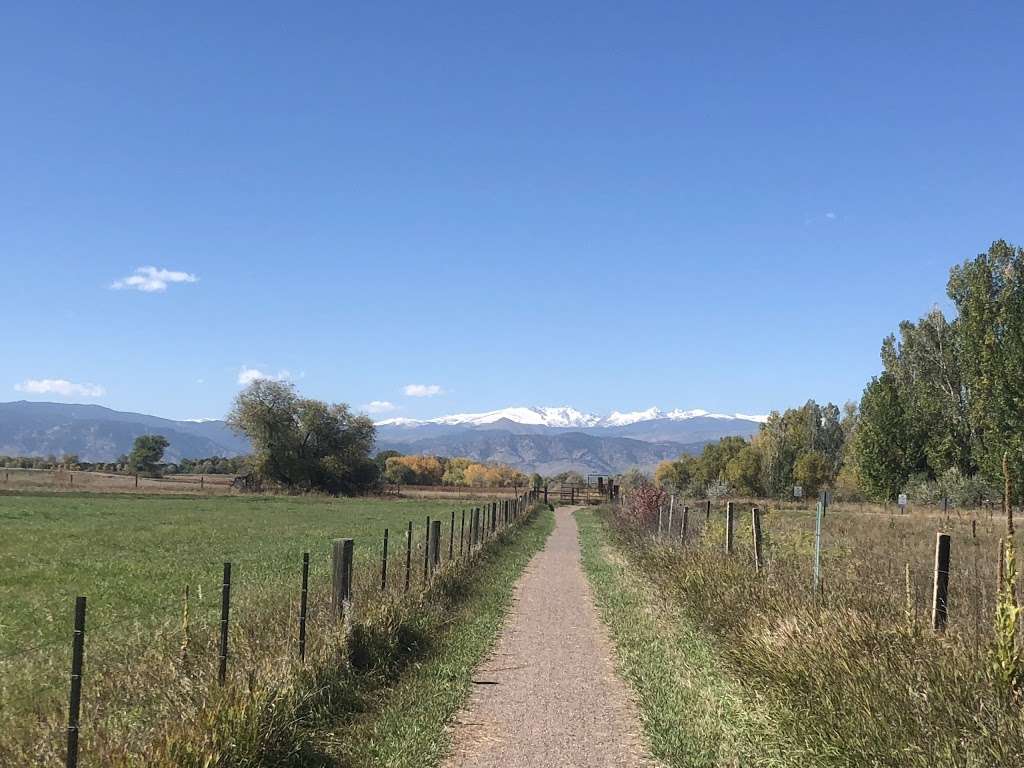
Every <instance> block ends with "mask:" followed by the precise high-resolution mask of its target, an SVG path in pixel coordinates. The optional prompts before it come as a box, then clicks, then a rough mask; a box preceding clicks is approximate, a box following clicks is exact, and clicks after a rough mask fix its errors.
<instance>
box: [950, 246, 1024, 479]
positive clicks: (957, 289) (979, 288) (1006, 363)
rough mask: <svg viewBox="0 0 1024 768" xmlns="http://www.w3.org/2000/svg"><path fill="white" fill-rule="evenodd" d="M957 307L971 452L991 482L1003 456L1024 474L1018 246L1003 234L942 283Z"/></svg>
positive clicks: (1023, 334)
mask: <svg viewBox="0 0 1024 768" xmlns="http://www.w3.org/2000/svg"><path fill="white" fill-rule="evenodd" d="M947 292H948V294H949V297H950V298H951V299H952V300H953V301H954V302H955V304H956V308H957V313H958V320H957V325H958V333H959V348H958V354H959V358H960V363H961V372H962V377H963V390H964V393H965V396H966V398H967V403H966V410H967V413H968V418H969V421H970V432H971V443H972V458H973V459H974V461H975V462H976V463H977V465H978V466H979V468H980V469H981V470H982V471H983V472H984V474H985V476H986V477H987V478H988V479H989V480H992V481H996V480H998V479H999V478H1000V477H1001V473H1002V456H1003V453H1004V452H1005V453H1007V454H1008V463H1009V465H1010V470H1011V473H1012V474H1013V475H1015V476H1017V477H1020V476H1021V475H1022V474H1024V408H1022V407H1021V404H1022V403H1024V376H1022V375H1021V371H1024V249H1021V248H1018V247H1014V246H1012V245H1010V244H1009V243H1007V242H1005V241H1004V240H999V241H997V242H995V243H993V244H992V246H991V247H990V248H989V249H988V252H987V253H983V254H979V255H978V256H977V257H976V258H975V259H974V260H973V261H968V262H965V263H964V264H962V265H960V266H958V267H954V268H953V269H952V270H951V271H950V276H949V283H948V284H947Z"/></svg>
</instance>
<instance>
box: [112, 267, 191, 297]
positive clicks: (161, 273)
mask: <svg viewBox="0 0 1024 768" xmlns="http://www.w3.org/2000/svg"><path fill="white" fill-rule="evenodd" d="M198 281H199V278H198V277H196V276H195V275H193V274H191V273H189V272H175V271H173V270H170V269H162V268H161V269H157V268H156V267H139V268H138V269H136V270H135V274H134V275H129V276H128V277H123V278H121V279H120V280H116V281H114V283H113V284H112V285H111V286H110V287H111V288H113V289H114V290H121V289H123V288H132V289H134V290H136V291H143V292H145V293H163V292H164V291H166V290H167V286H168V285H170V284H171V283H196V282H198Z"/></svg>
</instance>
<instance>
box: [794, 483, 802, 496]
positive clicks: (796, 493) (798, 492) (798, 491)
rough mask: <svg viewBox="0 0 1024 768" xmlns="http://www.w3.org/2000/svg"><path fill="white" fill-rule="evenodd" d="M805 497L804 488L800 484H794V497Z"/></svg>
mask: <svg viewBox="0 0 1024 768" xmlns="http://www.w3.org/2000/svg"><path fill="white" fill-rule="evenodd" d="M803 497H804V489H803V488H801V487H800V486H799V485H794V486H793V498H795V499H802V498H803Z"/></svg>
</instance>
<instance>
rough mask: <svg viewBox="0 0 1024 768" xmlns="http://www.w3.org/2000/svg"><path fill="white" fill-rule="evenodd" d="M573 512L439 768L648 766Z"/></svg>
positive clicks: (523, 586) (486, 667) (560, 514)
mask: <svg viewBox="0 0 1024 768" xmlns="http://www.w3.org/2000/svg"><path fill="white" fill-rule="evenodd" d="M573 509H574V508H571V507H561V508H559V509H557V510H556V511H555V517H556V524H555V530H554V532H553V533H552V534H551V538H549V539H548V541H547V544H546V545H545V546H544V549H543V550H541V552H539V553H538V554H537V555H536V556H535V557H534V558H533V560H532V561H530V564H529V565H528V566H527V568H526V570H525V572H524V573H523V575H522V576H521V577H520V580H519V583H518V584H517V586H516V594H515V601H514V604H513V607H512V609H511V611H510V612H509V616H508V618H507V620H506V623H505V627H504V629H503V630H502V634H501V637H500V638H499V640H498V643H497V646H496V648H495V650H494V652H493V653H492V654H491V657H490V658H489V659H487V660H486V661H485V662H484V663H483V664H482V665H481V666H480V667H479V668H478V669H477V670H476V672H475V673H474V675H473V682H474V692H473V695H472V697H471V699H470V701H469V703H468V704H467V707H466V709H464V710H463V711H462V712H461V713H460V714H459V716H458V717H457V719H456V722H455V724H454V730H453V734H452V742H453V745H452V752H451V755H450V756H449V757H448V759H447V760H446V761H445V763H444V766H445V768H491V767H492V766H493V767H495V768H497V767H499V766H500V768H525V767H526V766H529V767H530V768H548V767H549V766H559V767H561V766H579V767H580V768H582V767H583V766H586V767H587V768H590V767H591V766H593V767H594V768H600V767H601V766H655V765H657V763H656V762H654V761H653V760H651V759H650V758H649V757H648V756H647V754H646V751H645V749H644V747H643V745H642V740H641V735H640V734H641V729H640V724H639V722H638V720H637V714H636V708H635V706H634V705H633V703H632V701H631V700H630V698H629V693H628V692H627V688H626V686H625V684H624V683H623V682H622V681H621V680H620V679H619V678H618V676H617V675H616V674H615V670H614V663H613V661H612V653H613V650H612V646H611V643H610V641H609V640H608V638H607V635H606V631H605V628H604V627H603V625H601V623H600V621H599V619H598V617H597V611H596V609H595V607H594V602H593V597H592V595H591V592H590V585H589V584H588V583H587V578H586V576H585V575H584V573H583V568H582V566H581V564H580V546H579V538H578V536H577V531H576V520H575V518H573V516H572V512H573Z"/></svg>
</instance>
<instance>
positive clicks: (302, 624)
mask: <svg viewBox="0 0 1024 768" xmlns="http://www.w3.org/2000/svg"><path fill="white" fill-rule="evenodd" d="M308 611H309V552H303V553H302V591H301V592H300V593H299V661H305V660H306V616H307V615H308Z"/></svg>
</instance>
